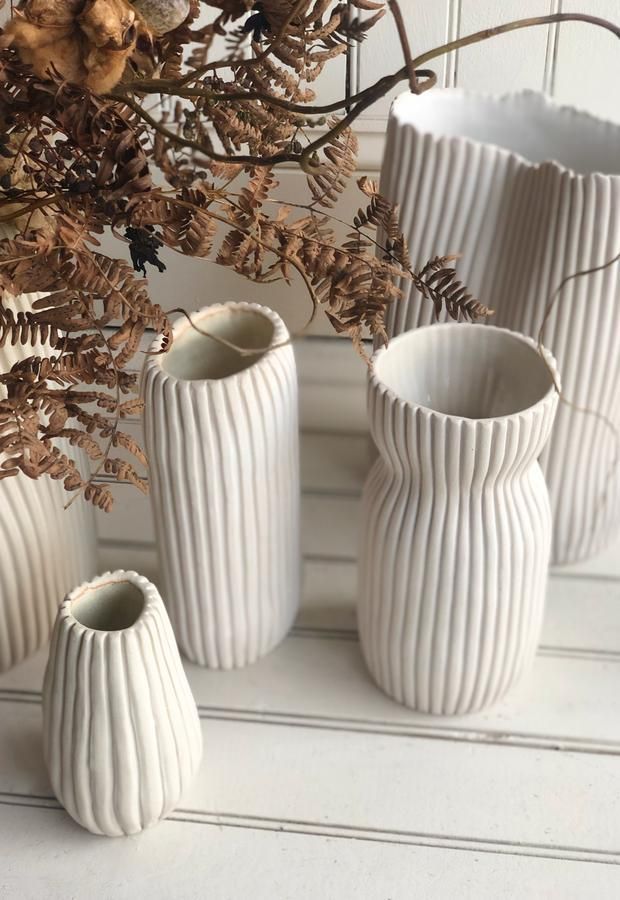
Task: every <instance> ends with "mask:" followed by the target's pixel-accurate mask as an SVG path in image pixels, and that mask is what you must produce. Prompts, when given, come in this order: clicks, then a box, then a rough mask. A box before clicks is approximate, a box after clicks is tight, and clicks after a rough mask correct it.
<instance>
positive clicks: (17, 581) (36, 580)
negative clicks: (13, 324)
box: [0, 228, 97, 672]
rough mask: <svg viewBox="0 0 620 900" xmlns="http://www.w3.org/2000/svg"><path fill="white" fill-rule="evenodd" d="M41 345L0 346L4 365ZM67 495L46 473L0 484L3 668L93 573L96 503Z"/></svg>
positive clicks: (83, 464) (40, 638)
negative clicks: (70, 499) (66, 507)
mask: <svg viewBox="0 0 620 900" xmlns="http://www.w3.org/2000/svg"><path fill="white" fill-rule="evenodd" d="M0 231H2V229H1V228H0ZM40 296H42V295H40V294H24V295H22V296H20V297H17V298H12V299H11V301H10V303H11V305H12V306H13V307H14V308H15V309H16V310H27V309H31V308H32V303H33V302H34V301H35V300H37V299H38V298H39V297H40ZM44 350H45V347H44V346H43V345H41V344H25V345H23V344H17V345H15V346H11V345H10V344H7V345H5V346H4V347H2V348H0V367H1V368H2V370H3V371H8V370H9V369H10V368H11V366H13V365H14V364H15V363H17V362H18V361H20V360H22V359H25V358H27V357H28V356H31V355H32V353H33V352H35V351H36V352H43V351H44ZM0 396H1V390H0ZM61 450H62V452H63V453H66V454H67V455H69V456H72V457H73V458H75V459H76V460H77V462H78V465H79V466H80V468H81V470H82V471H86V469H87V467H88V460H87V459H86V457H85V456H84V454H83V453H82V451H79V450H78V451H76V450H75V449H74V448H72V447H70V445H69V444H68V442H66V441H63V442H62V445H61ZM69 498H70V495H69V494H67V492H66V491H65V490H64V487H63V484H62V482H58V481H54V480H52V479H51V478H49V477H47V476H42V477H40V478H39V479H38V480H36V481H33V480H32V479H30V478H28V477H27V476H25V475H23V474H19V475H17V476H16V477H12V478H7V479H3V480H2V481H0V508H1V510H2V514H1V515H0V672H3V671H6V670H7V669H10V668H12V667H13V666H15V665H17V664H18V663H19V662H21V661H22V660H24V659H25V658H26V657H28V656H30V654H32V653H34V652H35V651H36V650H38V649H39V648H40V647H42V646H43V645H44V644H45V642H46V641H47V640H48V639H49V636H50V633H51V629H52V625H53V623H54V618H55V616H56V612H57V610H58V607H59V605H60V603H61V601H62V599H63V597H64V596H65V594H66V593H67V591H69V590H70V589H71V588H72V587H73V586H74V585H75V584H79V583H80V582H82V581H84V579H85V578H90V577H91V576H92V575H94V574H95V570H96V560H97V552H96V551H97V548H96V537H95V524H94V514H93V510H92V507H91V506H90V505H89V504H88V503H86V501H85V500H84V499H83V498H79V499H77V500H76V501H75V502H74V503H73V504H72V505H71V508H70V509H68V510H65V509H64V506H65V504H66V503H67V501H68V499H69Z"/></svg>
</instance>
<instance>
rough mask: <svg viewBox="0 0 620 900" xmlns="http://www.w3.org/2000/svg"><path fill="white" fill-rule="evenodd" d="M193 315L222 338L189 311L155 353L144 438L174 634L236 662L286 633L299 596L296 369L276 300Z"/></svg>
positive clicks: (250, 658)
mask: <svg viewBox="0 0 620 900" xmlns="http://www.w3.org/2000/svg"><path fill="white" fill-rule="evenodd" d="M192 320H193V323H194V325H195V326H197V328H199V329H200V330H202V331H204V332H207V333H209V334H211V335H213V337H212V338H210V337H205V336H204V335H203V334H200V333H199V332H198V331H197V330H195V328H192V326H191V325H190V323H189V322H187V321H182V322H181V323H180V324H178V325H177V326H176V328H175V334H174V342H173V345H172V349H171V350H169V351H168V353H166V354H162V355H153V356H150V357H149V358H148V360H147V362H146V366H145V372H144V394H145V398H146V412H145V439H146V448H147V453H148V456H149V465H150V478H151V485H152V500H153V511H154V516H155V524H156V533H157V544H158V549H159V558H160V563H161V566H162V570H163V575H164V583H165V598H164V599H165V601H166V604H167V606H168V609H169V611H170V617H171V619H172V624H173V626H174V630H175V633H176V636H177V640H178V641H179V645H180V647H181V649H182V651H183V653H184V654H185V655H186V656H187V657H188V658H189V659H191V660H192V661H193V662H197V663H199V664H201V665H206V666H210V667H213V668H224V669H229V668H232V667H236V666H244V665H247V664H248V663H252V662H254V661H255V660H257V659H258V658H259V657H261V656H263V655H264V654H265V653H267V652H268V651H269V650H270V649H272V648H273V647H274V646H275V645H276V644H277V643H279V641H281V640H282V638H283V637H284V636H285V634H286V633H287V631H288V630H289V628H290V626H291V624H292V622H293V620H294V618H295V615H296V611H297V607H298V602H299V590H300V548H299V495H300V488H299V448H298V440H299V439H298V410H297V376H296V370H295V359H294V355H293V349H292V347H291V346H290V344H288V343H287V339H288V332H287V330H286V327H285V326H284V323H283V322H282V320H281V319H280V318H279V316H277V315H276V314H275V313H274V312H272V311H271V310H269V309H266V308H265V307H261V306H257V305H255V304H250V303H229V304H224V305H221V306H211V307H207V308H205V309H203V310H201V311H200V312H199V313H196V314H195V315H194V316H193V317H192ZM231 344H232V345H235V346H238V347H242V348H244V349H245V350H246V351H248V355H240V354H239V353H238V352H237V351H236V350H233V349H231V346H230V345H231ZM269 348H272V349H269Z"/></svg>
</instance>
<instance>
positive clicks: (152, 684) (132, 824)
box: [43, 571, 202, 837]
mask: <svg viewBox="0 0 620 900" xmlns="http://www.w3.org/2000/svg"><path fill="white" fill-rule="evenodd" d="M43 743H44V753H45V760H46V764H47V767H48V771H49V775H50V779H51V783H52V788H53V789H54V793H55V794H56V796H57V797H58V799H59V800H60V802H61V803H62V805H63V806H64V807H65V809H66V810H67V812H68V813H69V815H70V816H71V817H72V818H73V819H75V821H76V822H78V823H79V824H80V825H82V826H83V827H84V828H86V829H87V830H88V831H91V832H93V833H94V834H104V835H108V836H110V837H115V836H120V835H125V834H135V833H137V832H139V831H142V830H143V829H144V828H148V827H149V826H150V825H153V824H155V823H156V822H158V821H159V820H160V819H163V818H164V817H165V816H167V815H168V814H169V813H170V812H171V811H172V810H173V809H174V807H175V806H176V804H177V803H178V802H179V799H180V797H181V794H182V793H183V791H184V790H185V789H186V788H187V786H188V785H189V783H190V781H191V779H192V777H193V775H194V774H195V771H196V769H197V767H198V764H199V762H200V757H201V754H202V736H201V730H200V720H199V718H198V713H197V710H196V704H195V702H194V699H193V697H192V694H191V691H190V688H189V684H188V682H187V678H186V676H185V672H184V671H183V666H182V664H181V658H180V656H179V652H178V650H177V647H176V644H175V640H174V634H173V632H172V628H171V627H170V622H169V620H168V616H167V613H166V610H165V608H164V605H163V603H162V600H161V597H160V596H159V594H158V593H157V590H156V588H155V587H154V586H153V585H152V584H151V583H150V582H149V581H147V579H146V578H144V577H142V576H141V575H138V574H137V573H136V572H123V571H117V572H107V573H106V574H105V575H101V576H100V577H98V578H95V579H94V580H93V581H91V582H89V583H85V584H83V585H81V586H80V587H78V588H76V589H75V590H74V591H72V593H70V594H69V595H68V597H67V598H66V599H65V600H64V602H63V603H62V605H61V607H60V610H59V613H58V618H57V620H56V625H55V626H54V633H53V638H52V645H51V648H50V657H49V661H48V665H47V670H46V673H45V682H44V688H43Z"/></svg>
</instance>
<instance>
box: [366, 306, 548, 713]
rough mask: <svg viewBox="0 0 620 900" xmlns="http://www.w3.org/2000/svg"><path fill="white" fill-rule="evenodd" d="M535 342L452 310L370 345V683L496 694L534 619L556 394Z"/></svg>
mask: <svg viewBox="0 0 620 900" xmlns="http://www.w3.org/2000/svg"><path fill="white" fill-rule="evenodd" d="M552 372H553V373H555V364H554V361H553V359H552V358H551V357H550V355H549V354H546V355H545V359H543V358H542V357H541V356H540V354H539V352H538V350H537V348H536V346H535V344H534V342H533V341H531V340H530V339H528V338H525V337H523V336H521V335H519V334H515V333H513V332H510V331H506V330H504V329H498V328H493V327H491V326H487V327H485V326H479V325H466V324H452V325H450V324H447V325H436V326H432V327H427V328H420V329H417V330H415V331H410V332H407V333H406V334H403V335H401V336H400V337H397V338H394V339H393V340H392V341H391V342H390V345H389V347H387V348H385V349H381V350H378V351H377V352H376V353H375V355H374V357H373V366H372V371H371V374H370V376H369V385H368V408H369V418H370V427H371V432H372V435H373V438H374V440H375V443H376V445H377V447H378V450H379V454H380V456H379V458H378V460H377V461H376V463H375V465H374V466H373V468H372V470H371V472H370V475H369V476H368V480H367V482H366V485H365V488H364V494H363V513H362V519H363V524H362V538H361V547H360V567H359V630H360V640H361V645H362V650H363V653H364V657H365V659H366V662H367V664H368V668H369V669H370V672H371V674H372V676H373V678H374V679H375V681H376V682H377V683H378V684H379V686H380V687H381V688H382V689H383V690H384V691H385V692H386V693H388V694H389V695H390V696H392V697H393V698H394V699H396V700H398V701H399V702H400V703H404V704H406V705H407V706H410V707H412V708H414V709H416V710H419V711H421V712H428V713H436V714H448V715H450V714H461V713H467V712H473V711H475V710H477V709H480V708H482V707H484V706H487V705H489V704H491V703H494V702H495V701H496V700H498V699H499V698H500V697H501V696H502V695H503V694H504V693H505V692H506V691H507V690H508V689H509V687H510V686H511V685H512V684H513V683H514V682H515V681H516V680H517V679H518V677H519V676H520V675H521V674H522V673H523V672H524V671H525V670H526V668H527V666H528V664H529V662H530V661H531V659H532V657H533V655H534V652H535V649H536V645H537V641H538V637H539V632H540V626H541V620H542V613H543V606H544V598H545V588H546V580H547V566H548V562H549V549H550V542H551V515H550V509H549V498H548V493H547V488H546V486H545V481H544V477H543V474H542V471H541V469H540V466H539V464H538V462H537V458H538V456H539V454H540V452H541V450H542V448H543V447H544V445H545V443H546V441H547V439H548V437H549V433H550V430H551V427H552V424H553V419H554V414H555V410H556V405H557V392H556V390H555V387H554V384H553V377H552V374H551V373H552Z"/></svg>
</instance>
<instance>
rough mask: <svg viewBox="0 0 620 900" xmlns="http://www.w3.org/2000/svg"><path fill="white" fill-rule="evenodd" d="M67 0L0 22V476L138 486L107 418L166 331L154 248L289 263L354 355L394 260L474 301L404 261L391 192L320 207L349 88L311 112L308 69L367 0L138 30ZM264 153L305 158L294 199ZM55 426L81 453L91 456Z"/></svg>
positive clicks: (240, 4)
mask: <svg viewBox="0 0 620 900" xmlns="http://www.w3.org/2000/svg"><path fill="white" fill-rule="evenodd" d="M149 2H151V0H149ZM0 3H1V0H0ZM205 7H208V8H210V11H211V13H212V16H211V19H210V21H208V22H205V21H204V19H200V20H199V18H198V15H199V12H200V11H201V8H203V9H204V8H205ZM141 8H143V10H144V11H145V14H146V6H145V5H144V3H143V4H142V7H141ZM85 11H86V7H84V4H83V3H78V2H75V3H74V2H73V0H72V2H71V3H64V4H63V3H60V2H56V0H54V2H50V3H44V2H43V0H24V2H23V4H22V5H21V7H20V10H19V15H17V16H16V18H15V19H14V22H13V24H11V25H10V26H9V27H8V28H7V29H6V30H5V32H4V33H0V223H4V224H5V225H6V224H7V223H10V225H11V228H12V234H11V236H9V237H5V238H3V239H1V240H0V292H4V294H3V295H2V297H1V298H0V348H2V347H3V346H6V345H16V344H19V345H20V346H23V347H25V348H27V350H25V351H24V353H23V354H22V356H23V357H24V358H22V359H20V361H19V362H17V363H16V364H15V365H14V366H13V367H12V368H11V369H10V371H0V458H1V460H2V462H1V464H0V478H5V477H9V476H12V475H14V474H16V473H18V472H23V473H25V474H26V475H28V476H29V477H33V478H36V477H39V476H40V475H48V476H50V477H53V478H58V479H61V480H63V483H64V485H65V487H66V488H67V489H68V490H71V491H81V492H83V494H84V496H85V497H86V498H87V499H89V500H90V501H91V502H93V503H94V504H95V505H96V506H98V507H99V508H101V509H104V510H106V509H109V508H110V507H111V504H112V496H111V493H110V490H109V488H108V487H106V486H105V485H104V484H101V483H99V482H100V480H101V479H99V478H98V476H100V475H101V476H104V480H106V481H112V480H114V479H118V480H121V481H125V482H129V483H130V484H132V485H134V486H135V487H136V488H138V489H139V490H145V487H146V485H145V481H144V479H143V478H142V476H141V475H140V474H139V473H138V471H137V470H136V468H134V465H133V464H132V463H131V462H129V460H128V459H127V458H126V456H130V457H133V459H134V460H135V464H136V465H144V464H145V463H146V460H145V458H144V454H143V453H142V450H141V448H140V447H139V445H138V444H137V443H136V442H135V441H134V440H133V438H131V437H130V435H129V434H127V432H126V431H124V430H123V429H122V428H121V424H122V422H123V420H126V419H127V418H128V417H130V416H138V415H139V414H140V412H141V410H142V401H141V399H140V398H139V397H138V396H137V375H136V372H135V371H132V362H134V361H135V359H136V354H137V353H138V352H139V348H140V345H141V342H142V339H143V337H144V335H145V332H146V331H147V330H148V331H153V332H155V333H156V334H158V335H160V336H161V338H162V340H161V345H162V352H164V351H165V350H166V348H167V347H168V346H169V344H170V341H171V339H172V332H171V328H170V324H169V321H168V317H167V314H166V311H165V310H163V309H161V308H160V307H159V306H158V305H157V304H155V303H153V302H152V301H151V299H150V297H149V283H148V279H147V278H146V277H145V276H147V274H148V276H149V277H157V275H158V273H159V272H161V271H163V270H164V268H165V264H164V262H163V261H162V259H161V258H160V256H159V253H160V250H162V249H163V248H166V249H167V250H171V251H173V252H176V253H180V254H183V255H185V256H193V257H198V258H202V259H210V260H212V261H214V262H216V263H217V264H219V265H222V266H226V267H228V268H230V269H232V270H233V271H235V272H238V273H240V274H241V275H243V276H244V277H246V278H248V279H250V280H252V281H255V282H257V283H271V282H273V281H276V280H284V281H286V282H293V280H297V281H298V282H300V283H301V284H303V286H304V288H305V289H306V291H307V293H308V295H309V297H310V299H311V302H312V306H313V309H316V308H319V307H320V308H323V309H324V310H325V312H326V314H327V316H328V318H329V320H330V321H331V323H332V324H333V327H334V329H335V330H336V331H338V332H343V333H346V334H347V335H349V336H350V338H351V340H352V341H353V344H354V346H355V347H356V348H357V349H358V350H359V351H360V353H362V355H363V353H364V350H363V343H362V338H363V336H364V335H365V334H366V333H370V334H371V335H373V336H376V337H378V338H379V339H385V316H386V312H387V310H388V309H389V307H390V306H391V304H393V303H397V302H399V300H400V298H401V297H402V285H403V284H405V283H406V282H408V281H411V282H412V283H413V284H414V285H415V287H416V288H417V289H418V290H420V291H421V293H422V294H423V296H424V297H425V298H427V299H428V300H429V301H430V302H432V303H433V304H434V306H435V308H436V309H437V310H438V311H439V310H440V309H446V310H447V311H448V313H449V314H450V315H452V316H455V317H456V316H459V317H467V318H474V317H476V316H480V315H486V314H487V313H488V310H486V309H485V308H484V307H483V305H482V304H480V303H479V302H478V301H477V300H476V299H475V298H473V297H471V295H470V294H469V293H468V292H467V289H466V288H465V286H464V285H462V284H461V283H460V282H459V281H458V279H457V278H456V275H455V273H454V270H453V269H451V268H450V267H449V264H450V260H449V259H446V258H441V259H438V260H433V261H431V263H429V265H428V266H427V267H424V268H423V269H422V270H421V271H420V272H417V273H416V272H414V271H413V270H412V266H411V261H410V259H409V254H408V250H407V246H406V241H405V239H404V236H403V234H402V229H401V228H400V224H399V219H398V209H397V208H396V207H395V206H394V205H393V204H391V203H389V202H388V201H387V200H385V199H384V198H383V197H381V195H380V193H379V190H378V187H377V185H376V184H375V183H374V182H373V181H371V180H370V179H367V178H365V179H361V180H360V181H359V188H360V190H361V192H362V195H363V197H364V199H363V201H362V202H361V204H360V209H359V211H358V213H357V215H356V216H355V218H354V222H353V223H346V222H342V221H341V220H340V218H339V216H338V215H337V214H336V206H337V204H338V202H339V201H340V199H341V197H342V194H343V191H344V190H345V188H346V186H347V184H348V183H349V181H350V179H351V177H352V176H353V175H354V173H355V169H356V156H357V139H356V137H355V135H354V133H353V131H352V129H351V127H350V124H351V116H350V114H349V113H348V112H347V110H346V106H347V103H346V100H343V102H342V103H336V104H334V105H333V106H334V109H331V108H330V109H329V111H328V112H325V113H323V112H321V107H316V88H315V83H316V80H317V78H318V77H319V76H320V75H321V73H322V72H323V71H324V69H325V67H326V66H328V65H330V63H331V61H332V60H334V59H337V58H338V57H340V56H341V55H342V54H343V53H345V52H346V50H347V48H348V47H349V46H350V45H351V44H352V43H353V42H355V41H360V40H363V39H364V37H365V36H366V35H367V33H368V32H369V30H370V29H371V28H372V27H373V26H374V25H375V24H376V22H377V21H378V20H379V18H380V17H381V16H382V15H383V13H384V12H385V4H384V3H378V2H373V0H350V2H348V3H346V2H337V0H336V2H334V0H261V2H258V3H255V2H254V0H203V2H202V4H201V3H200V2H199V0H190V4H189V15H188V16H187V18H186V19H185V20H184V21H183V22H182V23H181V24H180V25H179V26H178V27H175V28H174V29H173V30H171V31H168V32H166V33H164V34H161V33H160V29H159V27H158V28H157V29H155V31H156V32H157V33H156V34H153V33H150V32H149V33H148V34H147V32H145V27H146V26H147V25H148V22H145V21H144V20H143V19H142V18H141V16H140V15H139V11H138V15H136V9H135V8H134V7H132V6H131V5H130V4H129V0H98V5H97V11H98V13H99V12H101V11H103V17H102V19H101V22H100V25H101V28H100V29H99V31H97V29H94V28H93V27H92V21H91V19H90V18H88V17H92V16H94V15H95V4H90V3H89V4H87V11H88V16H87V17H85V16H84V13H85ZM352 11H353V15H351V12H352ZM43 13H44V17H45V23H46V27H47V28H48V29H49V31H50V33H51V32H52V31H54V33H55V34H56V33H57V32H56V31H55V28H56V26H57V27H58V28H59V29H60V30H61V31H62V40H60V39H59V40H58V41H57V42H56V46H54V43H53V42H52V43H50V42H49V41H47V39H46V40H44V41H43V43H42V44H37V41H38V40H39V39H40V38H41V25H42V20H39V19H38V18H37V16H40V15H42V14H43ZM98 13H97V14H98ZM147 18H148V17H147ZM24 22H26V23H27V24H29V25H30V26H32V28H33V29H34V30H31V31H28V29H26V30H25V31H24V28H23V23H24ZM50 22H51V24H52V26H54V28H51V27H50ZM125 26H127V27H126V28H125ZM134 26H135V27H134ZM104 32H105V34H106V35H107V38H106V41H104V42H103V44H102V46H99V43H101V36H102V35H103V34H104ZM58 34H60V32H58ZM28 35H29V36H30V39H31V40H30V43H29V42H28V41H29V38H28ZM33 36H34V38H35V40H34V44H37V46H36V47H34V46H33V40H32V38H33ZM218 36H224V37H225V38H226V39H227V42H228V49H227V50H225V51H224V52H223V53H222V52H220V54H219V55H217V54H216V53H215V47H216V45H217V44H216V41H215V37H218ZM119 41H120V43H121V44H122V46H121V47H119V48H117V49H116V50H115V56H114V60H113V63H114V65H112V60H111V58H110V53H111V52H112V51H111V46H112V44H110V43H109V42H112V43H114V42H116V43H118V42H119ZM108 44H109V46H108ZM219 46H221V44H219ZM42 48H43V49H42ZM35 51H36V52H35ZM39 51H40V52H39ZM112 88H114V89H113V90H112ZM151 95H153V96H151ZM153 97H157V98H160V97H163V98H164V99H165V104H164V106H163V107H162V108H160V109H154V108H153ZM328 106H329V105H328ZM274 161H275V162H291V161H292V162H300V163H301V164H302V165H303V167H304V171H305V173H306V176H307V188H308V190H307V198H306V200H307V202H297V203H287V202H282V201H280V200H279V199H277V197H278V196H279V194H278V190H279V185H278V179H277V174H276V173H277V170H276V169H275V166H274ZM105 233H108V234H109V233H111V234H113V235H114V237H115V238H116V239H117V251H116V252H115V253H112V254H108V253H106V252H104V251H103V250H102V247H101V245H100V241H99V239H100V237H101V236H102V235H103V234H105ZM32 291H37V292H40V293H41V294H43V296H42V297H41V298H40V299H38V300H37V301H36V302H35V303H34V304H33V305H32V307H31V308H19V309H16V308H15V306H14V304H12V303H11V302H8V296H9V295H11V296H17V295H20V294H22V293H25V292H32ZM67 447H76V448H79V449H80V450H83V451H84V453H86V454H87V455H88V456H89V457H90V459H91V460H92V463H93V469H94V471H93V474H92V475H90V474H88V473H86V472H84V473H80V472H79V471H78V470H77V467H76V464H75V462H74V461H73V460H72V458H71V457H70V456H69V455H68V451H67ZM121 451H122V452H121ZM115 453H117V454H118V455H114V454H115Z"/></svg>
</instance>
